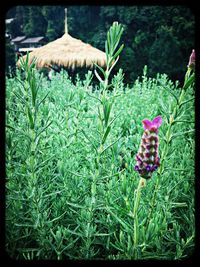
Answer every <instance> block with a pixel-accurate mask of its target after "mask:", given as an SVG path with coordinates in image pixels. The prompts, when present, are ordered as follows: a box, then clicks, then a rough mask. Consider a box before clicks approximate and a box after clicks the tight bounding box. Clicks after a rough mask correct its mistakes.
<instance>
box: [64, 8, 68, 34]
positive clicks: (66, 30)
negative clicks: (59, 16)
mask: <svg viewBox="0 0 200 267" xmlns="http://www.w3.org/2000/svg"><path fill="white" fill-rule="evenodd" d="M67 33H68V27H67V8H65V34H67Z"/></svg>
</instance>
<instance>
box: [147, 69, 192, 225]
mask: <svg viewBox="0 0 200 267" xmlns="http://www.w3.org/2000/svg"><path fill="white" fill-rule="evenodd" d="M189 77H190V70H189V69H188V71H187V72H186V75H185V81H184V85H183V88H182V91H181V94H180V96H179V99H178V103H177V105H176V106H175V107H174V110H173V112H172V115H171V116H170V121H169V127H168V130H167V133H166V143H165V146H164V148H163V151H162V154H161V162H160V167H159V169H158V176H157V181H156V184H155V187H154V193H153V197H152V200H151V203H150V211H149V215H148V217H147V220H146V228H147V227H148V225H149V222H150V219H151V215H152V212H153V209H154V206H155V200H156V196H157V193H158V190H159V185H160V177H161V175H162V173H163V169H164V162H165V158H166V156H167V154H168V148H169V145H170V141H171V136H172V126H173V123H174V121H175V118H176V115H177V112H178V109H179V108H180V106H181V104H182V103H183V100H184V97H185V93H186V89H187V88H185V85H186V83H187V80H188V79H189Z"/></svg>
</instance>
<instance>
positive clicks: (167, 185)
mask: <svg viewBox="0 0 200 267" xmlns="http://www.w3.org/2000/svg"><path fill="white" fill-rule="evenodd" d="M121 34H122V27H121V25H120V24H117V23H114V24H113V26H112V27H111V28H110V30H109V31H108V35H107V41H106V52H107V68H106V69H105V70H103V69H101V68H99V67H98V66H96V71H95V74H96V76H97V77H98V79H99V87H98V88H96V89H98V90H94V88H92V86H91V81H92V79H93V74H92V72H91V71H89V72H88V73H87V74H86V76H85V78H84V79H80V78H79V77H77V79H76V81H75V82H74V83H73V82H72V79H71V77H70V76H69V75H68V74H67V72H65V71H61V73H59V74H58V73H55V74H54V75H53V77H52V80H51V81H48V80H46V78H45V77H43V76H42V75H41V74H39V73H38V72H37V70H36V69H35V67H34V63H33V64H32V65H31V66H30V67H29V66H28V64H27V62H28V61H25V62H23V72H21V71H17V75H16V77H13V78H7V79H6V250H7V253H8V254H9V255H10V256H11V257H12V258H15V259H27V260H30V259H58V260H60V259H183V258H185V257H188V256H190V255H191V254H192V252H193V250H194V237H195V227H194V124H193V123H194V85H193V79H194V74H193V71H192V69H190V68H189V70H188V72H187V74H186V80H185V81H186V82H185V84H184V87H183V88H182V89H181V88H180V85H179V83H178V82H176V83H173V82H172V81H171V80H170V79H169V78H168V76H167V75H166V74H163V75H161V74H158V75H157V77H156V78H151V77H148V68H147V66H145V67H144V70H143V76H142V77H139V78H138V79H137V80H136V81H135V83H134V85H133V87H130V86H127V85H125V84H124V82H123V79H124V73H123V70H122V69H120V70H119V71H118V72H117V74H116V75H114V76H113V77H112V76H111V71H112V69H113V68H114V66H116V63H117V58H118V55H119V54H120V52H121V51H122V49H123V45H122V46H121V47H120V48H119V47H118V45H119V42H120V37H121ZM175 111H176V116H175V115H174V114H175V113H174V112H175ZM157 115H161V116H162V118H163V124H162V126H161V127H160V130H159V136H160V146H159V153H160V156H161V166H160V169H158V171H157V172H155V173H153V175H152V178H151V179H150V180H149V181H147V183H146V186H145V187H142V190H137V188H138V183H139V181H140V180H139V176H138V174H137V172H135V171H134V166H135V164H136V161H135V155H136V153H137V151H138V146H139V143H140V139H141V135H142V133H143V129H142V124H141V121H142V120H143V119H144V118H149V119H153V118H154V117H155V116H157ZM136 214H137V221H136V220H135V218H136V217H135V215H136ZM136 226H137V227H136ZM134 230H135V231H134Z"/></svg>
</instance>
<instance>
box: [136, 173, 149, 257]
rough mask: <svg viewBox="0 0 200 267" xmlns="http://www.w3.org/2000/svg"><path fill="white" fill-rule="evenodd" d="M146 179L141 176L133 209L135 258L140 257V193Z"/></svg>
mask: <svg viewBox="0 0 200 267" xmlns="http://www.w3.org/2000/svg"><path fill="white" fill-rule="evenodd" d="M145 182H146V180H145V179H144V178H142V177H141V178H140V181H139V183H138V188H137V191H136V196H135V202H134V209H133V217H134V238H133V242H134V259H135V260H137V259H138V251H137V246H138V234H139V227H138V214H137V212H138V207H139V203H140V195H141V194H140V193H141V188H142V187H143V186H144V184H145Z"/></svg>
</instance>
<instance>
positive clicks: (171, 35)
mask: <svg viewBox="0 0 200 267" xmlns="http://www.w3.org/2000/svg"><path fill="white" fill-rule="evenodd" d="M65 7H67V8H68V13H67V15H68V18H67V21H68V32H69V34H70V35H72V36H73V37H75V38H78V39H81V40H83V41H84V42H86V43H90V44H91V45H93V46H94V47H97V48H99V49H101V50H105V48H104V46H105V39H106V33H107V30H108V28H109V27H110V25H111V24H112V23H113V21H118V22H119V23H121V24H122V25H123V27H124V33H123V36H122V42H123V43H124V44H125V48H124V50H123V52H122V55H121V58H120V62H119V65H118V66H119V67H121V68H123V70H124V72H125V79H126V81H127V82H129V83H132V82H134V80H135V79H136V78H137V77H138V75H141V73H142V70H143V67H144V65H147V66H148V71H149V75H151V76H155V75H156V74H157V73H158V72H160V73H167V74H168V75H169V77H170V78H171V79H174V80H176V79H179V80H182V79H183V76H184V73H185V69H186V66H187V63H188V62H187V61H188V57H189V55H190V53H191V51H192V49H193V48H194V41H195V40H194V35H195V16H194V14H193V12H192V10H191V9H190V8H189V7H187V6H179V5H171V6H155V5H154V6H142V5H140V6H134V5H132V6H122V5H119V6H117V5H110V6H109V5H106V6H98V5H95V6H92V5H91V6H90V5H89V6H87V5H81V6H77V5H74V6H15V7H13V8H12V9H10V10H9V11H8V12H7V15H6V17H7V18H10V17H14V18H15V20H14V21H13V22H12V23H11V24H10V25H9V31H10V33H11V35H12V37H15V36H17V35H19V34H23V35H26V36H27V37H30V36H41V35H43V36H45V37H47V39H48V40H49V41H52V40H55V39H56V38H58V37H61V36H62V35H63V34H64V8H65Z"/></svg>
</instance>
